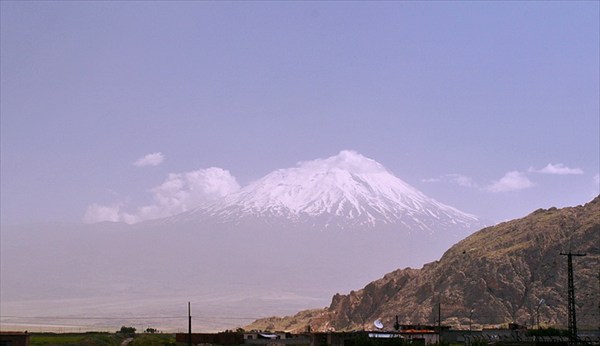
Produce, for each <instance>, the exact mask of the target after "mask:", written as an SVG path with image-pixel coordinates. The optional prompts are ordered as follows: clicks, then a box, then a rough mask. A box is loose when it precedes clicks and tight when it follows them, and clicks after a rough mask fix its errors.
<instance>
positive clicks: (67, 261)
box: [0, 151, 479, 330]
mask: <svg viewBox="0 0 600 346" xmlns="http://www.w3.org/2000/svg"><path fill="white" fill-rule="evenodd" d="M204 173H206V172H204ZM209 173H211V174H212V173H215V174H216V175H217V178H218V177H219V176H220V175H222V174H224V171H214V170H213V171H210V172H209ZM227 175H228V173H227ZM176 178H179V177H176ZM227 178H229V177H227ZM226 181H228V182H232V181H234V180H232V179H226ZM215 186H219V185H215ZM167 187H168V186H167ZM230 187H231V186H229V187H228V188H230ZM233 187H236V186H233ZM209 190H210V189H209ZM478 224H479V222H478V220H477V218H476V217H474V216H472V215H469V214H466V213H463V212H460V211H458V210H456V209H454V208H452V207H449V206H447V205H444V204H442V203H439V202H437V201H435V200H433V199H431V198H429V197H427V196H425V195H424V194H423V193H421V192H419V191H418V190H417V189H415V188H414V187H412V186H410V185H408V184H407V183H405V182H403V181H402V180H400V179H398V178H397V177H395V176H394V175H393V174H392V173H390V172H389V171H388V170H386V169H385V168H384V167H383V166H382V165H380V164H379V163H377V162H375V161H374V160H371V159H368V158H366V157H364V156H362V155H360V154H358V153H356V152H352V151H342V152H341V153H339V154H338V155H336V156H333V157H330V158H327V159H318V160H313V161H305V162H300V163H298V164H297V165H296V166H295V167H293V168H289V169H280V170H277V171H274V172H272V173H270V174H267V175H266V176H265V177H263V178H262V179H259V180H258V181H256V182H254V183H252V184H249V185H248V186H246V187H244V188H242V189H239V190H238V189H236V192H233V193H230V194H228V195H225V196H224V197H221V198H219V199H217V200H214V201H213V202H211V203H210V204H205V205H204V206H202V207H199V208H196V209H192V210H188V211H187V212H184V213H182V214H178V215H175V216H171V217H169V218H164V219H156V220H149V221H146V222H140V223H136V224H132V225H129V224H125V223H112V222H104V223H95V224H81V225H80V224H57V225H55V224H45V225H37V224H36V225H24V226H19V227H12V228H11V227H3V229H2V232H3V233H2V242H0V245H1V247H2V249H1V251H0V253H1V254H2V261H0V264H1V265H2V268H1V269H2V270H1V273H2V280H1V282H2V290H0V294H1V296H2V297H1V298H2V303H3V309H5V305H6V310H7V312H10V311H13V312H14V315H19V312H22V311H29V312H30V315H42V316H43V315H44V313H45V311H49V310H51V311H55V312H56V311H62V313H63V314H68V315H69V316H71V315H73V314H74V313H75V314H80V315H81V316H88V314H89V307H90V306H98V307H101V308H99V309H102V310H98V311H102V313H100V312H99V313H98V315H103V314H110V313H111V312H110V311H108V312H107V311H106V310H105V309H106V307H107V306H110V307H114V310H113V312H112V313H113V314H114V316H118V317H123V316H128V315H130V314H131V312H130V311H129V310H128V309H130V308H131V307H132V304H134V303H135V304H137V305H138V306H140V307H143V309H147V312H148V315H151V316H156V315H161V314H162V315H164V314H165V311H173V309H175V308H176V307H177V304H179V303H180V302H186V301H190V300H191V301H192V302H193V303H192V304H194V302H195V303H196V304H199V305H201V306H202V310H203V311H204V312H206V313H208V312H210V314H212V315H215V316H232V315H231V314H239V315H238V316H240V315H241V316H255V317H260V316H269V315H274V314H275V315H284V314H290V313H292V312H295V311H298V310H301V309H307V308H316V307H320V306H325V305H327V304H329V303H330V297H331V295H332V294H333V293H335V292H347V291H349V290H350V289H356V288H359V287H363V286H364V285H365V283H367V282H370V281H373V280H375V279H377V278H379V277H381V276H383V275H384V274H385V273H388V272H391V271H393V270H395V269H398V268H403V267H407V266H413V267H420V266H422V265H423V264H424V263H427V262H430V261H433V260H436V259H439V257H440V256H441V255H442V253H443V252H444V251H446V250H447V249H448V248H449V247H450V246H451V245H453V244H454V243H456V242H457V241H458V240H460V239H463V238H464V237H466V236H467V235H469V234H470V233H471V232H474V231H475V230H477V227H478ZM22 249H27V251H22ZM42 281H43V282H44V285H39V284H38V283H39V282H42ZM65 297H68V298H71V299H70V300H65ZM40 301H42V302H46V305H44V304H40ZM82 302H83V303H82ZM74 306H76V307H80V306H84V307H85V309H83V308H81V309H79V308H73V307H74ZM232 307H235V310H236V312H235V313H233V312H232V310H231V309H232ZM77 309H79V310H77ZM211 309H212V310H211ZM3 311H4V310H3ZM7 315H9V313H7ZM253 319H254V318H253ZM253 319H249V320H248V321H246V322H245V323H250V322H251V321H252V320H253ZM117 320H118V319H116V318H115V321H117ZM123 321H126V320H123ZM234 321H236V322H235V323H238V322H239V323H242V322H240V321H239V320H234ZM51 322H52V321H49V322H48V323H51ZM39 323H42V322H41V320H40V322H39ZM103 323H104V322H103ZM119 323H121V322H119ZM122 323H128V322H122ZM177 323H178V322H177ZM202 323H204V321H202ZM232 323H233V322H232V321H231V320H222V321H218V322H216V324H215V326H218V327H219V328H234V327H236V326H235V325H232ZM174 327H177V326H174ZM198 327H199V328H206V327H207V326H206V325H205V324H203V325H202V326H198ZM215 328H216V327H215ZM221 330H222V329H221Z"/></svg>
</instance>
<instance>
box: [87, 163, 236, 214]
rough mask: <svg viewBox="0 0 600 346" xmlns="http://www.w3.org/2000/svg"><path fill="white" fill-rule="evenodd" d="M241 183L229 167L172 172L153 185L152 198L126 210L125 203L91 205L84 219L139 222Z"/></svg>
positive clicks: (202, 200)
mask: <svg viewBox="0 0 600 346" xmlns="http://www.w3.org/2000/svg"><path fill="white" fill-rule="evenodd" d="M239 188H240V185H239V184H238V183H237V181H236V179H235V177H234V176H232V175H231V174H230V173H229V171H227V170H224V169H222V168H217V167H211V168H207V169H199V170H196V171H192V172H185V173H171V174H169V175H168V176H167V178H166V179H165V181H164V182H163V183H162V184H161V185H159V186H157V187H155V188H152V189H150V192H152V194H153V202H154V203H152V204H150V205H146V206H142V207H138V208H137V209H135V211H134V212H127V211H126V210H125V205H124V204H123V203H115V204H112V205H108V206H107V205H99V204H92V205H90V206H89V207H88V208H87V210H86V212H85V215H84V217H83V220H84V222H87V223H94V222H101V221H113V222H126V223H137V222H140V221H145V220H151V219H157V218H162V217H168V216H171V215H175V214H179V213H182V212H184V211H187V210H190V209H193V208H196V207H198V206H200V205H202V204H204V203H207V202H211V201H214V200H216V199H218V198H220V197H223V196H225V195H228V194H230V193H232V192H235V191H237V190H239Z"/></svg>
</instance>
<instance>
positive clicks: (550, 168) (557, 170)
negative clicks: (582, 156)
mask: <svg viewBox="0 0 600 346" xmlns="http://www.w3.org/2000/svg"><path fill="white" fill-rule="evenodd" d="M529 171H531V172H536V173H543V174H557V175H567V174H583V170H582V169H581V168H569V167H567V166H565V165H563V164H562V163H557V164H555V165H553V164H551V163H549V164H548V165H547V166H546V167H544V168H542V169H538V170H535V169H533V168H531V169H529Z"/></svg>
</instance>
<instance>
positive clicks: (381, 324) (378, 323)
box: [373, 320, 383, 330]
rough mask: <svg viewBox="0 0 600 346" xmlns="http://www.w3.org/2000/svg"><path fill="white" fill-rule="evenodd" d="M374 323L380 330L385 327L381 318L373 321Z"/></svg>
mask: <svg viewBox="0 0 600 346" xmlns="http://www.w3.org/2000/svg"><path fill="white" fill-rule="evenodd" d="M373 325H374V326H375V328H377V329H379V330H381V329H383V323H381V321H380V320H375V322H373Z"/></svg>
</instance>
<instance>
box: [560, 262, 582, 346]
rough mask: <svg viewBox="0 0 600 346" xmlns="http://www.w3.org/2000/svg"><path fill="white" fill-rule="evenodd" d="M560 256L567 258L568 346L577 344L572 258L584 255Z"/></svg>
mask: <svg viewBox="0 0 600 346" xmlns="http://www.w3.org/2000/svg"><path fill="white" fill-rule="evenodd" d="M560 255H561V256H567V271H568V293H569V294H568V295H569V346H573V345H575V344H577V339H578V337H577V315H576V313H575V310H576V306H575V285H574V284H573V256H577V257H582V256H585V255H586V254H584V253H571V251H569V252H568V253H562V252H561V253H560Z"/></svg>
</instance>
